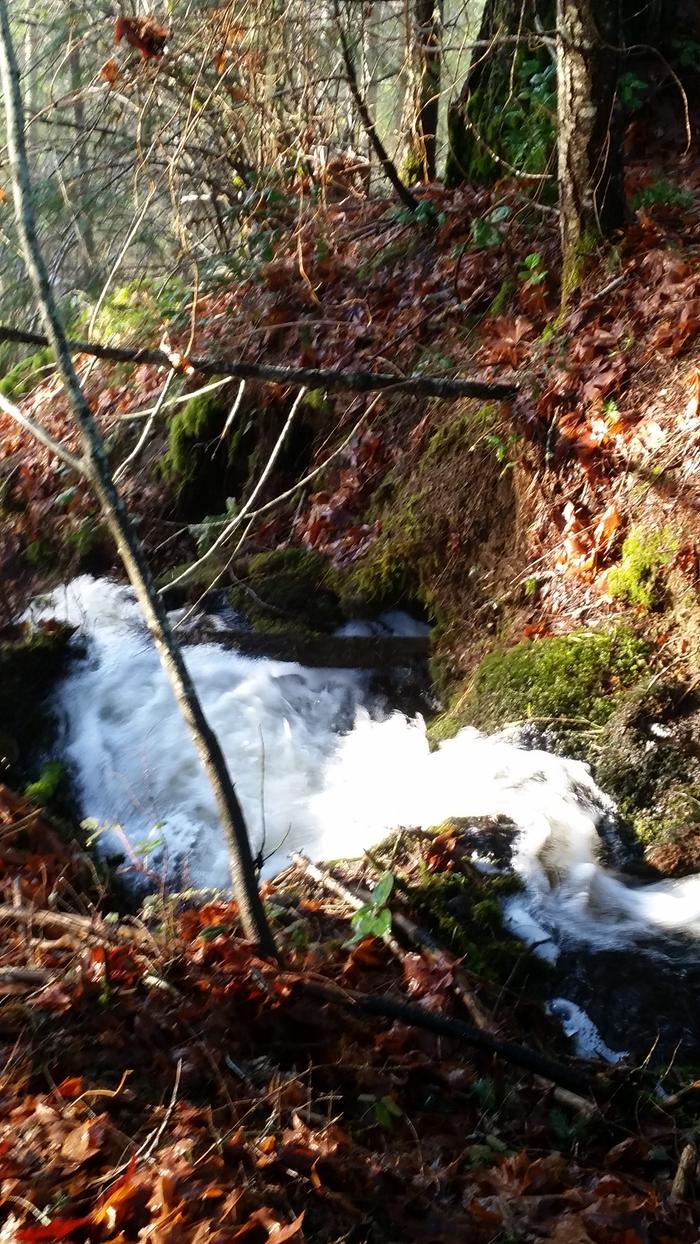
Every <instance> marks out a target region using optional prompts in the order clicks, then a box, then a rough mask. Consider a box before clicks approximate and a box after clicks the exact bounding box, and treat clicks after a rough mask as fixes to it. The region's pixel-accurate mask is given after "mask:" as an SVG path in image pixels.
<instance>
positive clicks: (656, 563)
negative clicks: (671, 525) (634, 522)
mask: <svg viewBox="0 0 700 1244" xmlns="http://www.w3.org/2000/svg"><path fill="white" fill-rule="evenodd" d="M677 546H678V541H677V540H675V539H674V538H673V536H672V535H671V533H670V531H669V530H668V529H667V528H663V529H662V530H661V531H652V532H647V531H644V530H643V529H642V528H640V527H635V528H634V530H633V531H631V532H630V534H629V535H628V536H627V539H626V540H625V542H624V544H623V546H622V558H621V560H620V564H619V566H614V567H613V569H612V570H611V571H610V574H609V575H608V590H609V592H610V595H611V596H617V597H620V598H621V599H622V600H625V601H627V602H628V603H629V604H630V605H638V606H639V607H640V608H641V609H655V608H658V607H659V605H660V604H661V603H662V601H663V580H662V571H663V568H664V567H665V566H667V565H668V563H669V562H670V561H671V558H672V556H673V554H674V552H675V551H676V548H677Z"/></svg>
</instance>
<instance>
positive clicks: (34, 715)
mask: <svg viewBox="0 0 700 1244" xmlns="http://www.w3.org/2000/svg"><path fill="white" fill-rule="evenodd" d="M15 629H16V631H17V634H16V635H15V634H12V635H11V636H10V637H8V638H5V639H2V640H0V736H1V739H0V752H1V753H2V756H0V761H4V764H3V769H4V777H3V780H5V781H8V782H9V783H10V784H11V785H15V786H20V785H23V784H24V783H25V782H26V781H27V779H28V778H29V777H30V776H31V768H32V760H33V759H35V758H36V757H37V756H38V755H39V754H40V753H41V752H42V751H45V750H46V749H47V748H48V747H49V746H50V744H51V742H52V739H53V735H54V730H55V721H54V718H53V714H52V712H51V708H50V705H49V704H48V700H49V696H50V694H51V691H52V688H53V686H54V685H55V683H56V681H57V679H58V678H59V677H60V676H61V674H62V673H63V672H64V670H65V668H66V665H67V661H68V643H69V640H70V637H71V634H72V631H71V629H70V628H69V627H61V628H59V629H57V630H47V629H44V628H37V629H36V630H26V631H25V630H24V628H13V630H15Z"/></svg>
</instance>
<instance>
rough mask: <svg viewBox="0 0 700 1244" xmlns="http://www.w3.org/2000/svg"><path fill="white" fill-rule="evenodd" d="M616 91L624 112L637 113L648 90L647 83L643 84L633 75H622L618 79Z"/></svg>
mask: <svg viewBox="0 0 700 1244" xmlns="http://www.w3.org/2000/svg"><path fill="white" fill-rule="evenodd" d="M617 90H618V94H619V97H620V101H621V103H622V106H623V108H624V109H625V112H628V113H634V112H639V109H640V108H641V106H642V104H643V103H644V96H645V95H646V93H647V91H648V90H649V83H648V82H643V81H642V79H641V78H638V77H637V75H636V74H635V73H623V74H621V75H620V78H619V79H618V83H617Z"/></svg>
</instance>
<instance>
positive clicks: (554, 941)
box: [38, 576, 700, 957]
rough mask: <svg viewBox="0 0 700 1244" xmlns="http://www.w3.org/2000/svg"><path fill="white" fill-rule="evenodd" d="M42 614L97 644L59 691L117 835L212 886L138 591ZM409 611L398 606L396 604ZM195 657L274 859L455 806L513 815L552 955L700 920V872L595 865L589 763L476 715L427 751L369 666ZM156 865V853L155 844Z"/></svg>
mask: <svg viewBox="0 0 700 1244" xmlns="http://www.w3.org/2000/svg"><path fill="white" fill-rule="evenodd" d="M38 612H39V614H40V616H45V617H46V616H52V617H61V618H65V619H66V620H68V621H70V622H71V623H73V624H75V625H76V626H79V627H80V628H81V630H82V632H83V634H84V635H85V636H86V637H87V639H88V655H87V657H86V659H84V660H83V661H76V662H75V664H74V668H73V670H72V672H71V673H70V675H69V677H68V678H67V679H66V681H65V683H64V685H63V687H62V689H61V691H60V693H59V699H60V709H61V714H62V717H63V721H64V736H63V754H64V756H65V758H66V760H67V761H68V762H69V763H70V765H71V766H72V769H73V772H74V774H75V777H76V780H77V785H78V789H79V792H80V797H81V801H82V808H83V813H84V815H85V816H86V817H90V818H94V820H96V821H97V822H99V823H100V824H102V825H106V826H114V825H118V826H119V827H120V828H119V830H118V831H116V832H111V833H109V834H107V836H106V838H105V839H103V847H104V846H106V847H108V848H109V849H111V850H119V849H120V848H121V849H122V850H123V838H124V836H125V838H126V839H127V840H128V842H129V843H131V844H132V846H136V845H138V844H139V843H141V842H143V841H144V840H147V839H149V837H150V836H151V835H152V834H153V832H154V829H155V831H156V833H157V834H159V835H161V836H162V838H163V840H164V842H165V844H166V848H165V857H164V859H163V860H162V861H161V864H162V866H163V867H166V866H167V867H168V868H170V869H171V870H174V869H177V871H178V874H179V878H180V880H181V881H187V882H190V883H192V884H194V885H196V886H199V887H207V886H214V887H216V886H225V885H226V883H227V876H228V869H227V859H226V852H225V848H224V845H223V842H222V839H221V835H220V832H219V830H218V828H217V817H216V810H215V806H214V803H213V799H212V796H211V793H210V791H209V789H208V784H207V782H206V780H205V778H204V775H203V773H202V771H201V769H200V766H199V761H198V759H197V757H196V754H195V752H194V749H193V746H192V743H191V741H190V740H189V738H188V736H187V733H186V730H185V727H184V725H183V723H182V721H181V719H180V716H179V713H178V712H177V710H176V708H175V704H174V701H173V699H172V696H171V693H170V690H169V688H168V686H167V684H166V681H165V678H164V676H163V674H162V672H161V669H160V665H159V662H158V659H157V656H156V654H155V651H154V650H153V648H152V646H151V644H150V640H149V638H148V636H147V634H146V632H145V630H144V627H143V625H142V623H141V621H140V614H139V610H138V607H137V606H136V604H135V603H134V601H133V598H132V596H131V594H130V592H129V590H128V589H127V588H125V587H123V586H119V585H116V584H114V583H110V582H107V581H105V580H93V579H91V578H89V577H87V576H84V577H82V578H80V579H77V580H75V581H74V582H73V583H72V584H70V585H69V586H68V587H67V588H64V589H61V590H60V591H58V592H56V593H54V595H53V596H52V597H51V598H49V599H45V600H44V601H43V602H42V603H41V606H40V608H39V611H38ZM394 621H395V620H394ZM185 655H186V660H187V664H188V667H189V669H190V671H191V673H192V676H193V678H194V680H195V682H196V684H197V687H198V689H199V692H200V695H201V697H202V701H203V704H204V707H205V710H206V712H207V715H208V717H209V720H210V722H211V724H212V726H213V727H214V729H215V730H216V731H217V733H218V736H219V739H220V741H221V744H222V746H223V749H224V751H225V754H226V756H227V759H228V762H229V765H230V768H231V773H232V775H233V778H234V781H235V783H236V788H237V791H238V794H239V797H240V799H241V802H242V805H243V808H244V811H245V814H246V818H247V821H248V825H249V829H250V834H251V839H252V842H253V845H254V848H255V850H256V851H257V850H258V848H259V847H260V846H261V844H262V843H263V840H264V853H265V855H266V856H267V860H266V865H265V872H266V874H267V875H271V874H272V873H274V872H275V871H276V870H278V869H279V868H281V867H283V866H284V865H285V863H286V862H287V857H288V854H289V852H290V851H291V850H293V849H299V848H303V849H305V850H306V851H307V852H308V853H309V854H310V855H311V856H313V857H314V858H316V859H333V858H337V857H339V856H342V855H353V854H355V855H357V854H359V853H360V852H361V851H362V849H363V848H365V847H369V846H371V845H372V844H373V843H376V842H377V841H378V840H379V839H380V838H381V837H383V836H384V835H385V834H386V833H387V832H388V831H389V830H390V829H393V828H396V827H398V826H404V827H407V826H420V827H424V828H428V827H430V826H433V825H436V824H439V823H440V822H441V821H443V820H445V819H446V818H447V817H449V816H459V817H471V816H490V817H495V816H507V817H509V818H510V819H511V820H512V821H514V822H515V824H516V825H517V826H518V829H519V833H518V836H517V840H516V846H515V857H514V864H515V867H516V868H517V870H518V871H519V872H520V874H521V876H522V877H523V879H524V881H525V883H526V889H525V891H524V893H523V895H522V896H520V897H518V899H516V900H513V901H512V902H511V903H510V905H509V910H508V916H509V920H510V923H511V925H512V927H513V928H514V930H515V931H517V932H518V933H520V934H521V936H523V937H524V938H525V939H526V940H528V941H530V942H535V943H538V944H539V946H540V953H543V954H545V955H546V954H550V955H551V956H552V957H554V955H556V947H557V945H558V944H559V943H560V942H562V941H566V940H572V941H575V942H583V943H587V944H589V945H591V946H623V945H626V944H632V943H634V941H635V939H637V938H646V937H649V936H650V935H651V936H654V935H658V934H664V933H665V934H668V933H677V934H685V935H691V936H695V937H698V936H700V876H695V877H690V878H685V879H682V880H678V881H663V882H660V883H658V884H653V885H643V886H640V885H634V884H632V883H629V882H625V881H624V879H621V878H619V877H617V876H614V875H612V874H611V873H610V872H607V871H606V870H605V869H604V868H602V867H601V866H600V864H599V863H598V855H599V847H600V838H599V835H598V832H597V827H598V825H599V824H600V823H601V821H602V820H603V819H605V818H609V817H610V816H611V814H612V813H613V812H614V808H613V805H612V803H611V801H610V800H609V799H608V798H607V797H606V796H605V795H604V794H603V793H602V792H601V791H600V790H599V789H598V788H597V786H596V785H595V783H594V782H593V780H592V778H591V776H590V773H589V771H588V769H587V767H586V766H585V765H583V764H581V763H580V762H578V761H573V760H564V759H561V758H560V757H557V756H553V755H550V754H548V753H546V752H542V751H535V750H526V749H525V748H522V747H519V746H517V744H516V743H515V742H513V741H512V740H510V739H509V738H508V737H507V736H505V735H496V736H493V737H487V736H485V735H481V734H479V733H478V731H476V730H471V729H465V730H462V731H461V732H460V733H459V734H458V735H457V736H456V738H454V739H452V740H450V741H449V742H447V743H444V744H443V745H442V746H441V747H440V748H439V749H438V750H437V751H436V752H433V753H431V752H430V750H429V748H428V743H427V740H426V734H425V728H424V724H423V722H422V720H421V719H416V720H413V721H411V720H408V719H407V718H405V717H404V716H402V715H400V714H393V715H390V716H388V717H387V716H386V713H383V712H382V711H381V706H379V705H376V704H375V705H374V706H372V705H370V704H369V703H368V680H367V678H366V676H365V675H361V674H359V673H354V672H348V671H338V670H309V669H303V668H302V667H300V666H298V665H293V664H287V663H281V662H276V661H270V660H263V659H252V658H247V657H242V656H239V655H237V654H235V653H232V652H230V651H226V650H224V649H223V648H220V647H217V646H216V645H214V644H206V645H191V646H189V647H187V648H186V650H185ZM151 865H152V866H153V867H155V866H156V865H155V864H154V862H153V858H151Z"/></svg>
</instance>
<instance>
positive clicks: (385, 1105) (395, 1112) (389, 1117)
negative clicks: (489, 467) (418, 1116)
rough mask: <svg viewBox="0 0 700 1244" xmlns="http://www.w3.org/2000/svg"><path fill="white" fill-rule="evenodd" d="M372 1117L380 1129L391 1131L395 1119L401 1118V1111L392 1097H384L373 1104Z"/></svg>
mask: <svg viewBox="0 0 700 1244" xmlns="http://www.w3.org/2000/svg"><path fill="white" fill-rule="evenodd" d="M373 1109H374V1115H375V1118H376V1120H377V1123H378V1124H379V1126H380V1127H383V1128H385V1130H386V1131H391V1129H392V1128H393V1126H394V1124H395V1122H396V1120H397V1119H401V1118H403V1110H402V1109H401V1107H400V1106H399V1104H398V1102H396V1101H394V1099H393V1097H389V1096H387V1095H385V1096H384V1097H379V1098H378V1099H377V1101H375V1102H374V1106H373Z"/></svg>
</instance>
